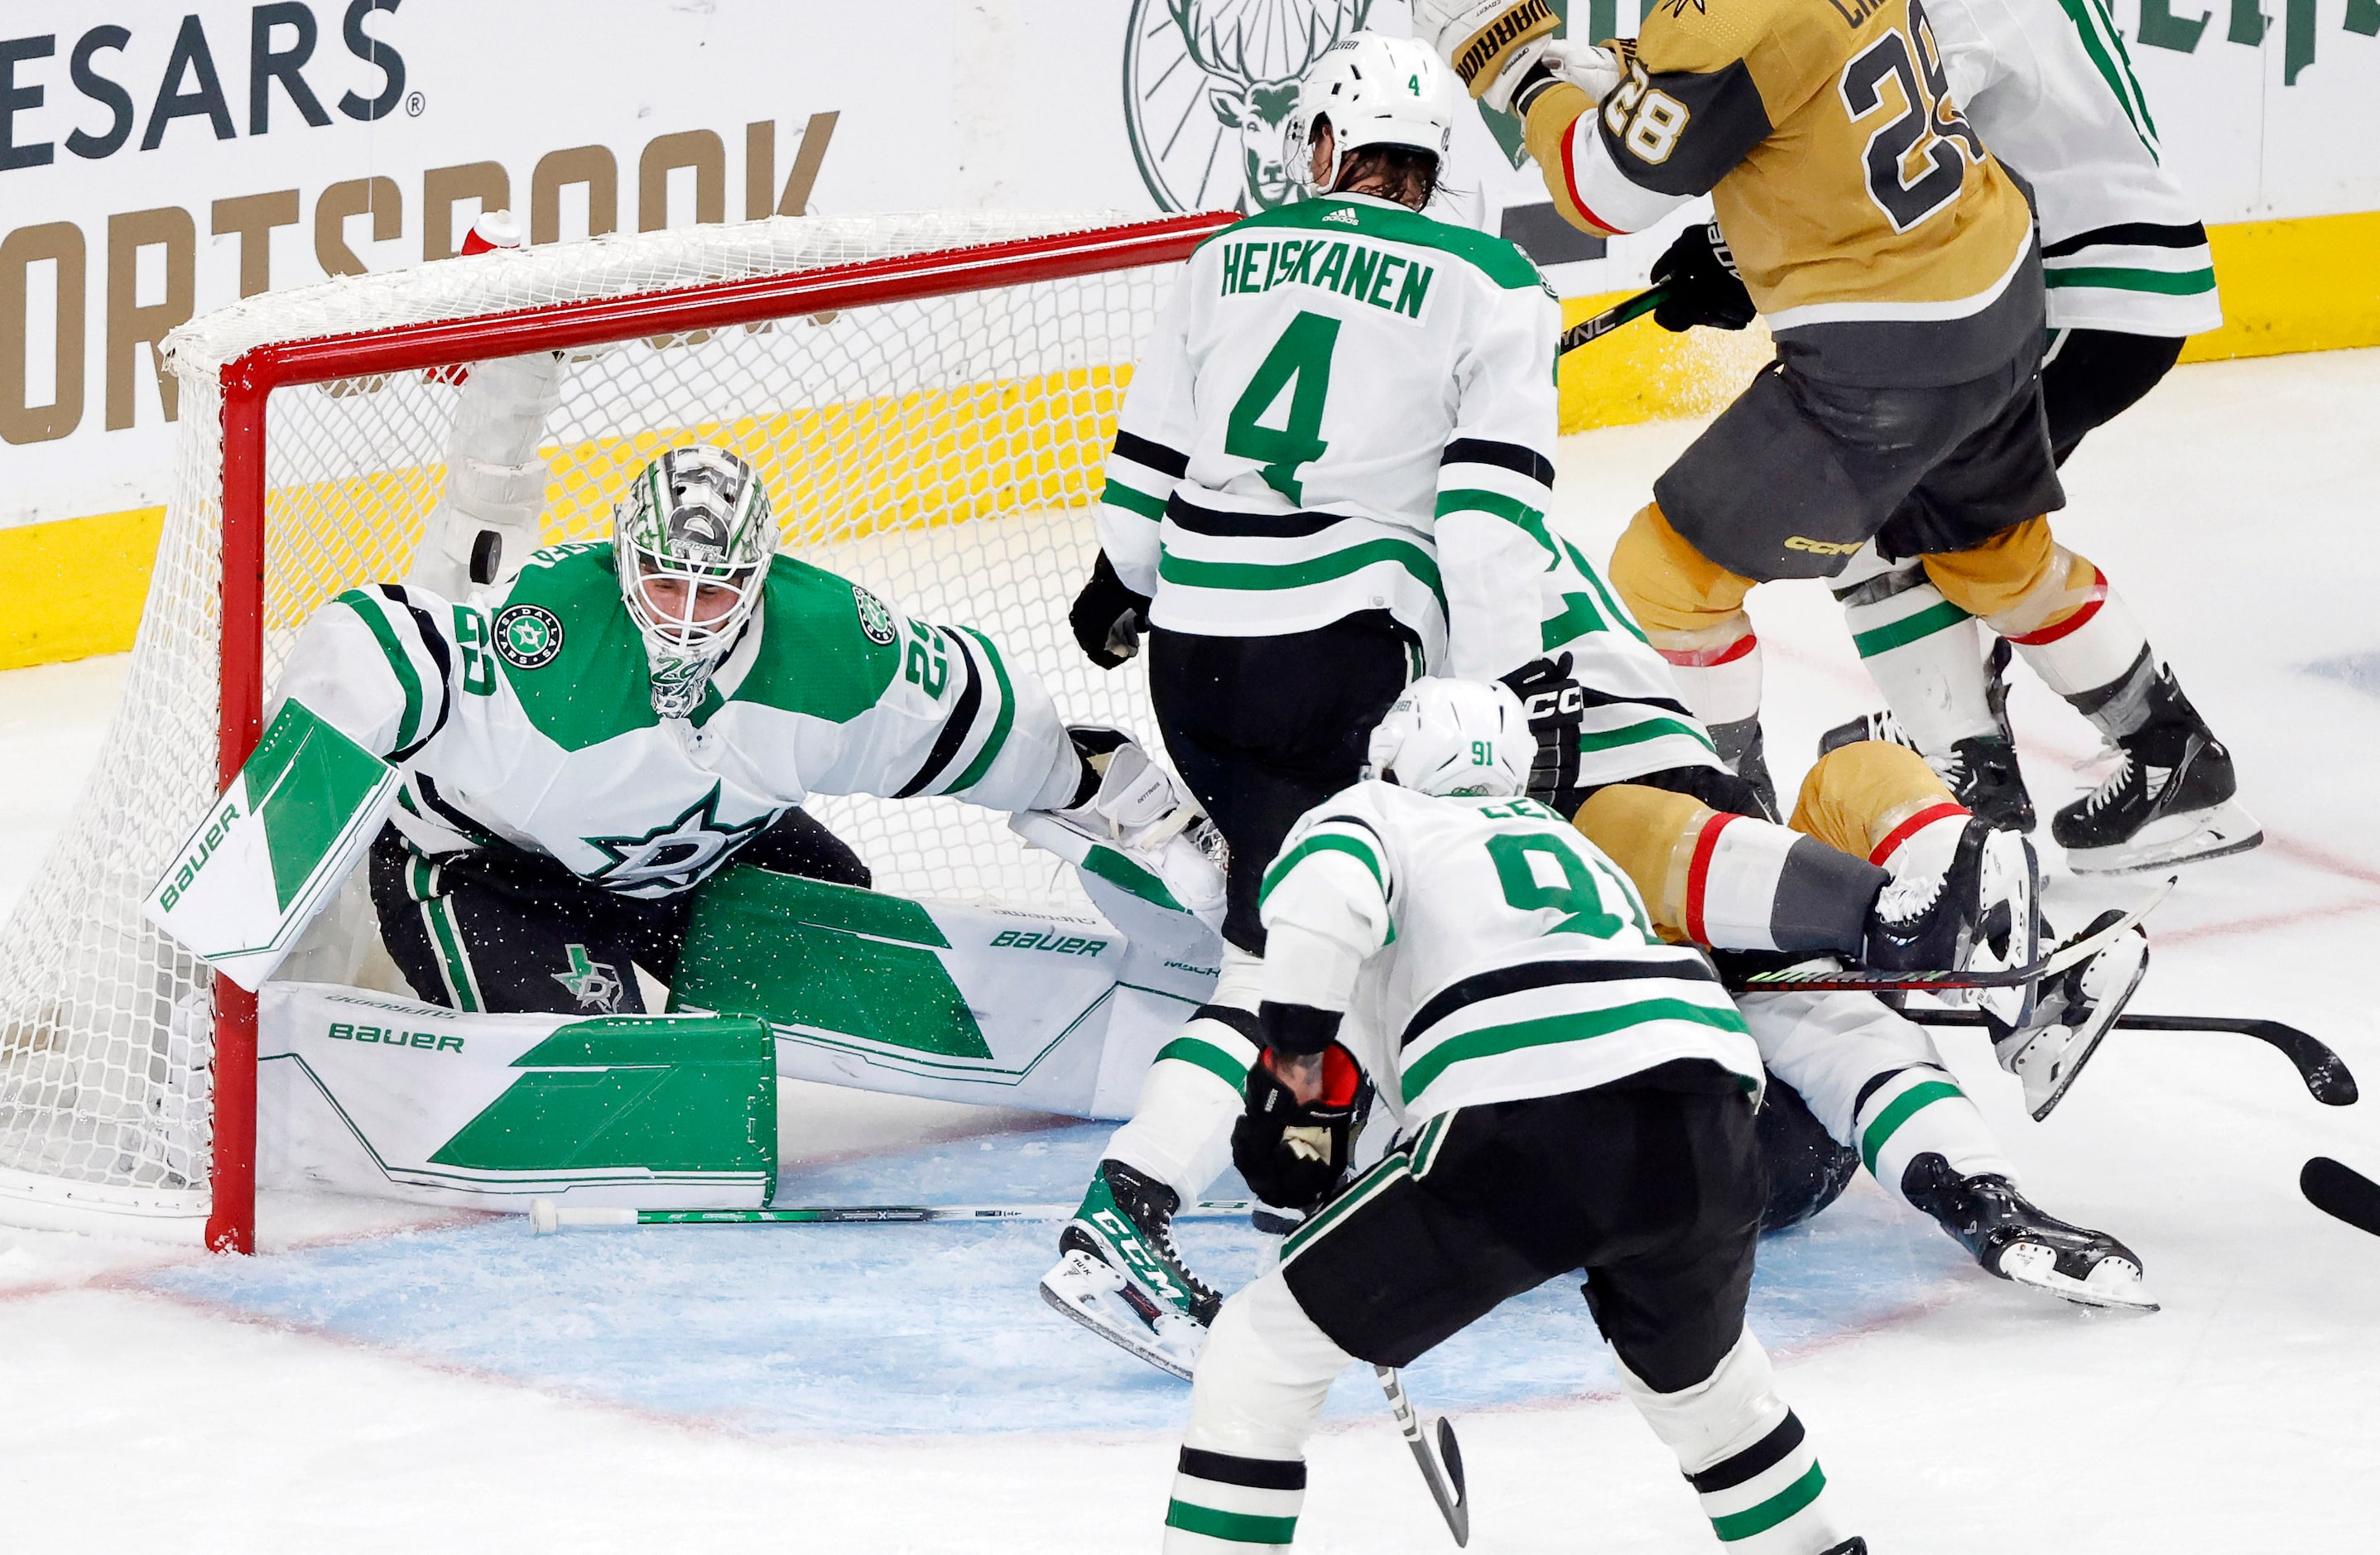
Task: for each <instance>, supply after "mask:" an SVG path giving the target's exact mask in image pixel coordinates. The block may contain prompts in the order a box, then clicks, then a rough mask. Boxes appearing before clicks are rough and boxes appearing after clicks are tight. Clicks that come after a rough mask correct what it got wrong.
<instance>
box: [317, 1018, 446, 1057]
mask: <svg viewBox="0 0 2380 1555" xmlns="http://www.w3.org/2000/svg"><path fill="white" fill-rule="evenodd" d="M331 1040H332V1041H334V1042H378V1043H380V1044H381V1045H382V1046H383V1047H390V1048H420V1049H422V1050H424V1051H429V1052H441V1053H444V1052H456V1053H459V1052H461V1051H463V1039H461V1038H460V1037H442V1036H440V1035H439V1034H438V1033H437V1032H435V1031H399V1030H397V1029H396V1028H395V1027H383V1026H349V1025H348V1024H347V1023H346V1022H345V1021H334V1022H333V1023H332V1025H331Z"/></svg>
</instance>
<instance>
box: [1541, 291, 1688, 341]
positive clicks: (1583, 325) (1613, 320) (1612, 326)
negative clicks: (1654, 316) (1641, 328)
mask: <svg viewBox="0 0 2380 1555" xmlns="http://www.w3.org/2000/svg"><path fill="white" fill-rule="evenodd" d="M1669 298H1670V288H1669V287H1667V286H1655V287H1654V288H1653V289H1652V290H1650V291H1645V292H1638V293H1637V294H1636V295H1635V296H1634V297H1632V298H1623V299H1621V301H1619V302H1615V303H1613V304H1612V305H1611V306H1610V307H1609V308H1607V309H1605V310H1603V311H1602V312H1600V313H1597V315H1596V316H1595V317H1594V318H1592V319H1581V320H1580V321H1579V322H1576V323H1574V324H1573V325H1571V326H1570V328H1568V329H1566V330H1564V331H1562V334H1561V338H1560V340H1558V341H1556V342H1554V355H1555V357H1556V358H1560V357H1564V356H1567V355H1569V354H1570V353H1571V352H1573V351H1575V350H1577V349H1578V348H1579V347H1580V346H1585V345H1586V344H1587V343H1589V342H1590V341H1596V340H1600V339H1602V338H1603V337H1604V336H1605V335H1607V334H1610V333H1611V332H1612V331H1613V330H1616V329H1618V328H1619V327H1620V326H1621V325H1622V324H1626V323H1633V322H1635V321H1636V320H1638V319H1641V318H1643V317H1644V316H1645V314H1647V313H1650V312H1651V311H1652V310H1654V309H1656V308H1658V307H1660V306H1661V304H1662V303H1664V302H1667V301H1668V300H1669Z"/></svg>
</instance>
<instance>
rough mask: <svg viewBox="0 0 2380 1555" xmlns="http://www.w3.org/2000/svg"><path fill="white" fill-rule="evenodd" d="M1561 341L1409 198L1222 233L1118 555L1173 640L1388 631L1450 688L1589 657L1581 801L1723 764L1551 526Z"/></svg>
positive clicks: (1156, 348) (1198, 262)
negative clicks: (1363, 626) (1605, 790)
mask: <svg viewBox="0 0 2380 1555" xmlns="http://www.w3.org/2000/svg"><path fill="white" fill-rule="evenodd" d="M1560 324H1561V316H1560V305H1559V304H1558V303H1556V302H1555V300H1554V298H1553V296H1552V294H1551V292H1550V291H1549V290H1548V289H1547V287H1546V285H1545V282H1544V280H1543V278H1542V277H1541V276H1539V274H1538V273H1537V271H1536V266H1535V265H1533V264H1531V263H1530V262H1529V261H1528V259H1527V257H1526V256H1524V254H1523V253H1522V252H1521V251H1520V250H1519V249H1516V248H1514V247H1513V246H1512V244H1511V243H1508V242H1506V241H1504V240H1503V239H1502V238H1499V237H1488V236H1487V235H1486V234H1484V233H1480V232H1476V231H1474V230H1472V229H1470V228H1468V227H1463V226H1457V225H1451V224H1450V223H1447V222H1441V221H1436V220H1432V219H1430V218H1429V217H1427V216H1426V215H1418V214H1416V213H1414V212H1412V211H1409V210H1406V209H1405V208H1404V207H1403V206H1401V205H1397V204H1395V203H1393V202H1391V201H1389V200H1375V199H1372V198H1370V197H1368V196H1364V195H1334V196H1330V197H1328V198H1325V199H1321V200H1307V201H1305V202H1303V203H1300V204H1295V205H1289V206H1284V207H1281V209H1278V210H1274V211H1269V212H1266V213H1263V214H1261V215H1257V216H1253V217H1250V218H1249V219H1248V220H1246V221H1244V222H1241V223H1239V224H1238V225H1234V226H1232V227H1229V228H1226V229H1225V230H1224V231H1222V232H1220V233H1218V234H1217V235H1215V236H1214V237H1210V238H1208V240H1207V241H1206V243H1204V244H1203V245H1201V246H1200V248H1199V249H1198V250H1197V252H1196V253H1195V254H1194V255H1192V256H1191V259H1190V261H1189V262H1188V263H1187V264H1186V265H1185V266H1184V270H1183V273H1182V277H1181V279H1180V281H1179V282H1178V283H1177V285H1176V287H1175V290H1174V294H1173V298H1172V302H1171V303H1170V305H1169V306H1168V308H1167V310H1166V314H1165V317H1164V318H1163V320H1162V321H1160V324H1159V327H1158V330H1157V333H1156V335H1155V336H1154V338H1153V339H1152V340H1151V341H1150V344H1149V346H1148V348H1147V352H1146V353H1145V354H1144V355H1143V357H1142V358H1141V360H1140V363H1139V364H1138V366H1137V367H1136V368H1135V371H1134V375H1133V383H1132V389H1131V392H1130V393H1129V394H1128V395H1126V396H1125V399H1124V404H1123V414H1122V416H1121V417H1120V418H1119V419H1118V423H1117V431H1116V438H1115V446H1114V450H1113V452H1112V453H1111V455H1110V456H1109V459H1108V467H1107V486H1106V491H1105V494H1104V496H1103V498H1102V501H1101V504H1100V507H1099V542H1100V545H1101V547H1102V548H1103V549H1104V550H1105V551H1106V552H1107V554H1108V558H1109V560H1110V561H1111V563H1112V564H1113V565H1114V567H1115V569H1116V574H1117V576H1118V577H1121V578H1122V579H1123V581H1124V582H1125V583H1126V584H1127V585H1129V586H1130V587H1132V588H1134V589H1138V590H1139V591H1140V592H1142V593H1145V594H1148V595H1150V596H1151V597H1152V600H1153V603H1152V605H1151V608H1150V617H1151V619H1152V621H1153V622H1154V623H1155V624H1156V625H1158V626H1162V627H1164V628H1166V629H1168V630H1170V631H1178V632H1188V633H1194V634H1199V635H1204V636H1213V637H1270V636H1279V635H1283V634H1286V633H1291V632H1301V631H1310V630H1312V629H1314V628H1316V627H1318V626H1328V625H1329V624H1330V623H1331V622H1333V621H1336V620H1338V619H1340V618H1341V617H1342V616H1345V615H1350V614H1354V613H1357V612H1360V611H1367V610H1387V611H1389V612H1390V613H1393V614H1394V615H1395V616H1396V617H1397V619H1399V620H1400V621H1403V623H1404V624H1405V625H1407V626H1411V627H1412V628H1413V629H1414V631H1415V633H1416V634H1418V635H1419V637H1420V638H1421V640H1422V643H1423V658H1424V662H1425V665H1426V666H1427V672H1428V673H1430V674H1456V675H1466V676H1470V677H1473V678H1475V679H1494V678H1497V677H1498V676H1500V675H1503V674H1508V673H1510V672H1511V671H1512V670H1515V669H1518V668H1519V667H1520V666H1522V665H1523V664H1524V663H1526V662H1529V661H1530V660H1532V659H1536V658H1537V657H1539V656H1540V655H1545V654H1558V653H1564V652H1567V653H1569V654H1570V655H1571V658H1572V667H1573V674H1574V675H1575V677H1576V678H1577V679H1578V680H1579V682H1580V683H1581V684H1582V685H1584V686H1586V687H1587V688H1588V691H1589V697H1588V706H1587V710H1586V715H1585V729H1584V732H1583V734H1582V736H1581V745H1582V752H1581V781H1582V782H1583V783H1585V784H1598V783H1613V782H1619V781H1621V780H1624V779H1627V778H1631V777H1636V776H1641V775H1643V774H1644V773H1646V772H1652V771H1661V770H1663V769H1665V768H1672V767H1686V766H1717V765H1718V764H1719V763H1718V757H1717V756H1716V755H1715V754H1714V753H1713V752H1712V749H1711V746H1710V741H1709V738H1708V737H1707V735H1705V733H1704V732H1703V729H1702V726H1701V725H1700V724H1699V723H1696V722H1695V720H1694V717H1693V715H1692V714H1690V713H1689V712H1687V711H1686V708H1685V704H1684V701H1683V700H1682V698H1681V697H1680V696H1679V693H1678V687H1677V683H1676V680H1675V678H1674V676H1673V675H1672V674H1671V673H1670V666H1669V665H1668V663H1667V662H1664V661H1663V660H1662V658H1661V657H1660V655H1659V654H1658V653H1656V652H1654V651H1653V650H1652V649H1651V648H1650V647H1649V646H1648V645H1647V644H1646V643H1645V634H1644V632H1643V630H1642V629H1641V628H1639V627H1638V626H1637V625H1636V623H1635V622H1634V621H1633V619H1632V618H1631V617H1630V616H1629V614H1628V612H1627V611H1626V609H1625V608H1624V607H1622V606H1621V603H1620V601H1619V600H1618V598H1617V597H1616V596H1615V595H1614V594H1613V593H1612V591H1611V589H1610V588H1609V586H1608V585H1606V584H1605V582H1604V580H1603V578H1602V577H1600V575H1598V574H1597V571H1596V569H1595V566H1594V565H1593V564H1592V563H1590V562H1589V561H1588V560H1587V559H1586V557H1585V554H1584V553H1581V552H1580V551H1579V549H1578V548H1577V547H1576V546H1574V545H1573V544H1571V543H1570V542H1569V541H1567V540H1564V539H1562V538H1561V537H1560V535H1558V534H1556V533H1555V532H1553V531H1552V530H1551V529H1550V528H1548V525H1547V523H1546V517H1545V515H1546V510H1547V507H1548V504H1549V502H1550V499H1551V495H1552V484H1553V475H1554V468H1553V460H1552V452H1553V446H1554V439H1555V433H1556V427H1557V414H1556V406H1555V394H1554V376H1553V373H1554V344H1555V340H1556V338H1557V336H1558V335H1559V334H1560Z"/></svg>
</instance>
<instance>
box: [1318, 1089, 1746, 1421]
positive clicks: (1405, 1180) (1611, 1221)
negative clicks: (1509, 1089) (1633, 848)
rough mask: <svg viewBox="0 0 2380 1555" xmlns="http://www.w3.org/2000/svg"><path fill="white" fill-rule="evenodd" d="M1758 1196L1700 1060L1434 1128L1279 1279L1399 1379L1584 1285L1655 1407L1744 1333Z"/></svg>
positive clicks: (1734, 1116) (1332, 1215)
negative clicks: (1568, 1287)
mask: <svg viewBox="0 0 2380 1555" xmlns="http://www.w3.org/2000/svg"><path fill="white" fill-rule="evenodd" d="M1764 1197H1765V1194H1764V1186H1763V1183H1762V1172H1761V1161H1760V1149H1759V1145H1758V1143H1757V1139H1756V1136H1755V1125H1754V1122H1753V1110H1752V1102H1751V1098H1750V1097H1749V1096H1747V1095H1746V1094H1745V1093H1744V1090H1743V1082H1742V1081H1741V1080H1739V1079H1738V1078H1737V1077H1736V1076H1735V1075H1731V1074H1730V1073H1728V1072H1727V1071H1726V1070H1724V1069H1721V1068H1720V1067H1719V1066H1718V1065H1717V1064H1715V1063H1708V1062H1706V1061H1704V1060H1700V1059H1694V1060H1680V1061H1677V1062H1674V1063H1665V1064H1662V1065H1660V1066H1659V1067H1658V1068H1655V1069H1649V1070H1646V1071H1645V1072H1643V1073H1641V1074H1637V1075H1629V1076H1628V1077H1626V1078H1625V1079H1622V1080H1619V1081H1616V1082H1614V1083H1613V1084H1610V1085H1608V1086H1597V1087H1594V1088H1593V1089H1590V1090H1580V1091H1571V1092H1567V1093H1565V1094H1563V1095H1560V1096H1548V1097H1536V1098H1531V1099H1527V1100H1522V1101H1505V1102H1499V1103H1495V1104H1493V1105H1488V1106H1481V1107H1463V1108H1458V1109H1456V1110H1455V1111H1454V1112H1448V1113H1444V1114H1441V1115H1440V1116H1439V1117H1437V1118H1434V1119H1432V1120H1430V1121H1429V1122H1428V1123H1427V1124H1424V1125H1423V1126H1422V1128H1421V1129H1420V1130H1419V1132H1418V1133H1417V1134H1416V1135H1415V1137H1414V1138H1413V1139H1412V1140H1411V1141H1410V1142H1408V1143H1406V1144H1404V1145H1401V1146H1399V1147H1398V1148H1397V1149H1395V1150H1393V1151H1391V1152H1390V1154H1389V1156H1388V1157H1386V1158H1385V1159H1384V1160H1382V1161H1381V1162H1380V1164H1379V1165H1378V1166H1376V1167H1374V1168H1373V1169H1372V1170H1371V1171H1370V1172H1366V1173H1365V1174H1364V1175H1363V1176H1361V1177H1358V1178H1357V1179H1356V1180H1355V1182H1354V1184H1352V1185H1351V1186H1350V1187H1349V1188H1348V1189H1347V1191H1346V1192H1344V1193H1343V1194H1342V1195H1340V1197H1337V1198H1335V1199H1333V1200H1331V1201H1330V1203H1329V1204H1327V1205H1325V1206H1324V1207H1323V1208H1322V1209H1320V1210H1319V1211H1318V1212H1317V1213H1316V1214H1315V1216H1314V1217H1313V1218H1312V1219H1311V1220H1310V1221H1307V1222H1306V1223H1305V1225H1304V1226H1301V1227H1300V1228H1298V1230H1296V1231H1294V1232H1293V1233H1290V1236H1289V1238H1288V1240H1287V1241H1286V1242H1284V1243H1283V1244H1282V1245H1281V1274H1282V1277H1283V1278H1284V1279H1286V1280H1287V1281H1288V1282H1289V1288H1290V1292H1291V1294H1293V1295H1295V1296H1296V1297H1297V1304H1298V1306H1301V1307H1303V1308H1304V1309H1305V1314H1306V1316H1307V1317H1309V1318H1312V1319H1313V1320H1314V1323H1315V1326H1316V1327H1318V1328H1319V1329H1320V1330H1322V1331H1323V1332H1324V1333H1325V1334H1328V1335H1329V1336H1330V1340H1331V1342H1333V1343H1335V1344H1337V1345H1338V1346H1339V1347H1340V1348H1341V1349H1342V1350H1345V1351H1346V1352H1347V1353H1348V1354H1350V1355H1355V1356H1357V1357H1359V1358H1361V1359H1363V1360H1367V1361H1371V1362H1373V1363H1375V1364H1378V1365H1386V1366H1403V1365H1405V1364H1407V1363H1408V1362H1410V1361H1412V1360H1413V1359H1414V1358H1415V1356H1417V1355H1423V1354H1425V1353H1426V1352H1427V1351H1428V1350H1430V1349H1431V1348H1432V1347H1434V1346H1435V1345H1437V1344H1439V1342H1442V1341H1444V1340H1446V1339H1447V1338H1449V1337H1451V1335H1453V1334H1455V1333H1456V1332H1458V1331H1460V1330H1463V1329H1464V1328H1466V1327H1468V1326H1469V1325H1470V1324H1472V1323H1473V1322H1475V1321H1477V1320H1478V1319H1479V1318H1483V1317H1485V1316H1487V1315H1488V1313H1489V1312H1490V1311H1492V1310H1494V1309H1495V1308H1496V1307H1497V1306H1499V1305H1500V1304H1501V1303H1503V1302H1505V1301H1507V1300H1509V1299H1511V1298H1512V1297H1513V1296H1516V1295H1519V1294H1522V1293H1523V1292H1524V1291H1528V1290H1532V1289H1534V1288H1536V1286H1538V1285H1540V1284H1543V1283H1544V1282H1546V1281H1548V1280H1550V1279H1553V1278H1555V1277H1556V1276H1558V1275H1561V1274H1565V1273H1568V1272H1570V1271H1572V1270H1578V1269H1584V1270H1586V1285H1585V1295H1586V1305H1587V1308H1588V1310H1589V1311H1590V1312H1592V1313H1593V1314H1594V1317H1595V1321H1596V1326H1597V1328H1599V1329H1600V1330H1602V1332H1603V1336H1604V1337H1605V1338H1606V1339H1608V1340H1609V1341H1610V1342H1611V1347H1612V1349H1613V1350H1614V1351H1615V1352H1616V1353H1617V1354H1618V1355H1619V1356H1620V1358H1621V1361H1622V1362H1624V1363H1625V1364H1626V1365H1627V1367H1628V1369H1629V1370H1631V1371H1633V1372H1634V1373H1635V1374H1636V1375H1637V1376H1638V1377H1640V1378H1642V1379H1644V1380H1645V1384H1646V1385H1647V1386H1649V1387H1651V1388H1652V1389H1654V1390H1655V1391H1658V1392H1665V1393H1668V1392H1676V1391H1679V1390H1680V1389H1682V1388H1690V1387H1692V1386H1694V1384H1695V1383H1697V1382H1700V1381H1702V1380H1703V1379H1706V1378H1707V1377H1708V1376H1710V1374H1711V1373H1712V1371H1713V1370H1715V1369H1716V1368H1717V1367H1718V1363H1719V1361H1720V1359H1721V1358H1722V1357H1724V1356H1725V1355H1727V1353H1728V1351H1729V1350H1730V1348H1732V1347H1733V1346H1734V1344H1735V1342H1736V1341H1737V1340H1738V1339H1739V1338H1740V1337H1741V1336H1742V1334H1743V1306H1744V1298H1745V1296H1746V1294H1747V1293H1748V1292H1749V1291H1750V1289H1751V1285H1752V1256H1753V1245H1754V1242H1755V1237H1756V1236H1757V1234H1758V1232H1759V1227H1760V1219H1761V1211H1762V1206H1763V1200H1764Z"/></svg>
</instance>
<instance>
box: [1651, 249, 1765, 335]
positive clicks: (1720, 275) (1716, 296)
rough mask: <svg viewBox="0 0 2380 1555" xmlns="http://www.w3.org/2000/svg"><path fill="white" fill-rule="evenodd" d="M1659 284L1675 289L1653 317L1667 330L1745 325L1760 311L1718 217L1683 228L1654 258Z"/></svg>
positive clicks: (1655, 274) (1654, 268) (1654, 274)
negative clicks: (1719, 227)
mask: <svg viewBox="0 0 2380 1555" xmlns="http://www.w3.org/2000/svg"><path fill="white" fill-rule="evenodd" d="M1653 284H1654V285H1657V286H1663V287H1667V288H1668V290H1669V295H1668V296H1667V297H1665V298H1662V299H1661V306H1659V307H1658V308H1656V309H1654V310H1653V322H1655V323H1657V324H1658V325H1660V326H1661V327H1662V328H1663V329H1666V330H1673V331H1677V332H1680V333H1683V332H1684V331H1686V330H1690V329H1692V328H1694V326H1695V325H1696V324H1704V325H1707V326H1708V327H1710V328H1712V329H1742V328H1743V326H1744V325H1746V324H1748V323H1750V322H1752V321H1753V320H1755V319H1756V318H1758V317H1759V316H1760V310H1758V309H1756V308H1755V307H1753V306H1752V294H1751V293H1750V292H1748V291H1745V290H1744V289H1743V278H1742V277H1741V276H1739V275H1737V274H1736V273H1735V255H1734V254H1733V253H1731V252H1730V251H1729V249H1728V246H1727V239H1726V238H1724V237H1720V236H1719V231H1718V223H1717V222H1711V223H1709V224H1707V225H1703V226H1690V227H1688V228H1686V230H1685V231H1683V232H1682V233H1680V234H1678V239H1677V241H1676V242H1674V243H1672V244H1670V246H1669V248H1668V249H1664V250H1663V251H1662V254H1661V257H1660V258H1659V259H1657V260H1655V261H1653Z"/></svg>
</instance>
